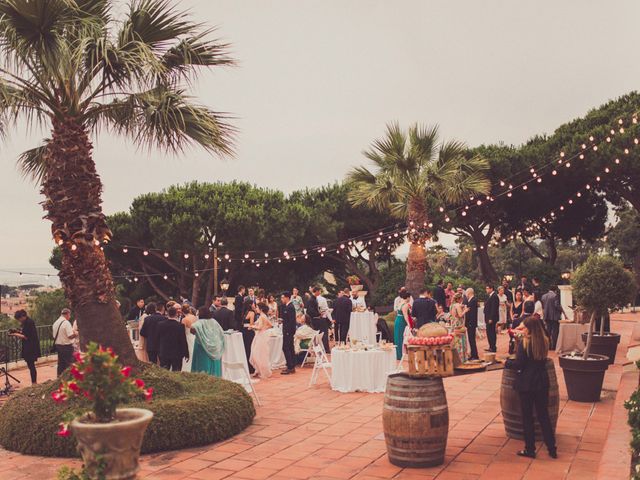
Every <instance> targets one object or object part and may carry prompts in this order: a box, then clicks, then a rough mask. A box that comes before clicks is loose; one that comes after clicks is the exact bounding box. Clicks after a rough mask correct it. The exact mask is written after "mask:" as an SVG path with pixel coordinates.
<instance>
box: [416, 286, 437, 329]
mask: <svg viewBox="0 0 640 480" xmlns="http://www.w3.org/2000/svg"><path fill="white" fill-rule="evenodd" d="M430 294H431V292H430V291H429V289H427V288H421V289H420V296H419V297H418V298H416V299H415V300H414V301H413V307H411V316H412V317H413V318H414V319H415V324H416V327H417V328H420V327H421V326H423V325H425V324H427V323H430V322H435V321H436V315H437V309H436V302H435V300H434V299H433V298H431V295H430Z"/></svg>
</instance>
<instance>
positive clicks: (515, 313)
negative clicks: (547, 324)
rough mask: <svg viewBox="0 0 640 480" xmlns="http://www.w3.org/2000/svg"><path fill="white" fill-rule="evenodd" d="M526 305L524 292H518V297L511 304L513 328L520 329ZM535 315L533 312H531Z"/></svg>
mask: <svg viewBox="0 0 640 480" xmlns="http://www.w3.org/2000/svg"><path fill="white" fill-rule="evenodd" d="M523 310H524V303H523V302H522V292H520V291H517V292H516V296H515V298H514V299H513V303H512V304H511V328H518V325H520V321H521V320H522V313H523ZM531 313H533V312H531Z"/></svg>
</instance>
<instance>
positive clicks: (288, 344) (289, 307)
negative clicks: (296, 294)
mask: <svg viewBox="0 0 640 480" xmlns="http://www.w3.org/2000/svg"><path fill="white" fill-rule="evenodd" d="M280 300H281V301H282V304H283V305H284V306H285V307H284V311H283V314H282V351H283V352H284V358H285V360H286V361H287V369H286V370H283V371H282V375H289V374H291V373H296V353H295V349H294V346H293V335H294V334H295V333H296V308H295V307H294V306H293V303H291V292H283V293H282V295H281V296H280Z"/></svg>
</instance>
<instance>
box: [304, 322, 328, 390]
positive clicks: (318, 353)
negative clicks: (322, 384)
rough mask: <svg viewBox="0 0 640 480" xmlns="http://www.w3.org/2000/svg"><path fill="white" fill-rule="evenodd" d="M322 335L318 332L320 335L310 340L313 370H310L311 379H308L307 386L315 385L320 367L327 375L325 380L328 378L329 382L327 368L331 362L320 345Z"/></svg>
mask: <svg viewBox="0 0 640 480" xmlns="http://www.w3.org/2000/svg"><path fill="white" fill-rule="evenodd" d="M322 335H324V334H323V333H320V335H316V336H315V337H313V340H312V348H313V354H314V355H315V363H314V364H313V372H311V379H310V380H309V386H311V385H315V383H316V382H317V381H318V374H319V372H320V369H322V370H323V371H324V374H325V375H326V376H327V380H329V383H331V376H330V375H329V372H328V371H327V368H331V362H330V361H329V358H328V357H327V353H326V352H325V350H324V347H323V346H322Z"/></svg>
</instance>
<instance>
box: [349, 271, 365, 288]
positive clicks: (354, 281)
mask: <svg viewBox="0 0 640 480" xmlns="http://www.w3.org/2000/svg"><path fill="white" fill-rule="evenodd" d="M347 282H349V286H350V287H351V291H353V292H359V291H360V290H362V288H363V287H362V282H361V281H360V278H359V277H358V276H357V275H349V276H348V277H347Z"/></svg>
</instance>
